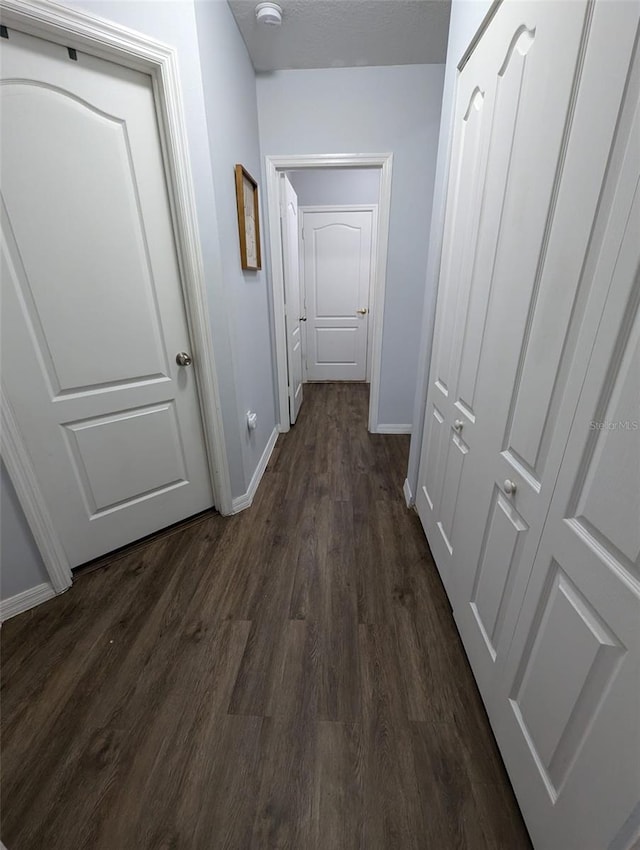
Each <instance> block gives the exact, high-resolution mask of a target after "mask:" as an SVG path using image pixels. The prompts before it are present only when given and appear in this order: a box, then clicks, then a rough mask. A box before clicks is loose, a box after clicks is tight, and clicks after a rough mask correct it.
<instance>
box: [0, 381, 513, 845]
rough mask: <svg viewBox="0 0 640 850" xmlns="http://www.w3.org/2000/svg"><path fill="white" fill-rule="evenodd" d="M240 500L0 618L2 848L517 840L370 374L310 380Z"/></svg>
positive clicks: (398, 448) (397, 439)
mask: <svg viewBox="0 0 640 850" xmlns="http://www.w3.org/2000/svg"><path fill="white" fill-rule="evenodd" d="M304 392H305V400H304V405H303V407H302V411H301V414H300V418H299V420H298V423H297V424H296V425H295V427H294V428H293V429H292V430H291V432H290V433H289V434H286V435H282V436H281V437H280V438H279V439H278V443H277V446H276V449H275V451H274V454H273V456H272V459H271V462H270V464H269V467H268V469H267V471H266V473H265V476H264V478H263V481H262V483H261V485H260V488H259V492H258V495H257V498H256V501H255V503H254V505H253V507H252V508H251V509H249V510H248V511H245V512H244V513H242V514H239V515H237V516H234V517H231V518H226V519H225V518H222V517H219V516H208V517H206V518H204V519H203V520H202V521H201V522H199V523H196V524H193V525H192V526H190V527H188V528H186V529H183V530H179V531H176V532H175V533H173V534H170V535H168V536H165V537H163V538H161V539H158V540H155V541H151V542H149V543H146V544H145V545H144V546H142V547H137V548H135V549H134V550H133V551H131V552H129V553H124V554H123V555H120V556H119V557H118V558H117V559H114V561H113V562H112V563H111V564H110V565H108V566H107V567H104V568H101V569H98V570H95V571H93V572H89V573H87V574H85V575H81V576H80V577H79V578H78V579H77V581H76V582H75V584H74V586H73V588H72V589H71V590H70V591H69V592H68V593H66V594H64V595H62V596H60V597H57V598H56V599H53V600H51V601H50V602H47V603H45V604H44V605H42V606H40V607H39V608H37V609H35V610H33V611H31V612H28V613H26V614H23V615H21V616H19V617H16V618H15V619H13V620H10V621H9V622H7V623H5V625H4V626H3V628H2V632H1V636H2V692H1V695H2V697H1V698H2V727H1V731H2V748H3V758H2V826H1V829H2V833H1V834H2V839H3V841H4V843H5V844H6V846H7V848H8V850H45V848H46V850H57V848H60V850H63V849H64V850H84V848H87V850H89V848H90V850H147V848H148V850H267V848H291V850H355V848H358V850H418V848H420V850H457V849H458V848H460V850H462V848H464V850H489V849H490V850H498V848H503V850H520V848H523V850H524V849H525V848H530V843H529V839H528V837H527V833H526V830H525V828H524V825H523V823H522V820H521V818H520V814H519V810H518V808H517V805H516V802H515V799H514V797H513V793H512V791H511V787H510V785H509V783H508V780H507V777H506V774H505V772H504V768H503V765H502V762H501V759H500V756H499V754H498V751H497V749H496V746H495V743H494V740H493V737H492V735H491V732H490V729H489V726H488V722H487V719H486V716H485V713H484V710H483V707H482V703H481V701H480V698H479V696H478V693H477V690H476V688H475V684H474V681H473V677H472V674H471V672H470V669H469V667H468V665H467V662H466V659H465V655H464V652H463V650H462V646H461V644H460V640H459V638H458V635H457V632H456V629H455V626H454V624H453V620H452V617H451V613H450V610H449V606H448V604H447V600H446V597H445V594H444V591H443V589H442V585H441V584H440V581H439V578H438V575H437V572H436V569H435V567H434V565H433V562H432V560H431V556H430V554H429V550H428V547H427V544H426V540H425V538H424V535H423V533H422V530H421V527H420V524H419V521H418V519H417V516H416V515H415V514H414V513H413V512H411V511H408V510H407V509H406V507H405V505H404V501H403V496H402V489H401V488H402V482H403V478H404V474H405V470H406V463H407V453H408V438H407V437H403V436H379V435H370V434H368V433H367V430H366V421H367V405H368V395H367V387H366V386H364V385H358V384H316V385H309V386H305V390H304Z"/></svg>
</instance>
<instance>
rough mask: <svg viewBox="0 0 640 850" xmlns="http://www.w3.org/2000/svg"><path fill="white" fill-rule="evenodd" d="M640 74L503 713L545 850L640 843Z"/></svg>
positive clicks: (504, 743)
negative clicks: (592, 319) (589, 332)
mask: <svg viewBox="0 0 640 850" xmlns="http://www.w3.org/2000/svg"><path fill="white" fill-rule="evenodd" d="M637 71H638V69H637V67H636V69H635V71H634V74H635V83H634V84H633V87H632V97H631V99H630V101H629V102H630V103H632V104H633V105H634V108H635V117H634V125H633V131H632V134H631V135H630V136H629V143H628V146H627V148H626V156H625V161H624V165H623V168H622V171H621V175H620V180H619V182H618V187H617V192H616V195H615V200H614V204H613V207H612V209H611V213H610V215H609V217H608V221H607V226H606V231H605V238H604V241H603V244H602V250H601V251H600V254H599V257H598V263H597V267H596V272H595V278H596V281H595V283H596V286H597V289H598V291H603V292H604V293H605V294H606V303H605V307H604V311H603V312H601V313H600V316H599V322H598V330H597V336H596V337H595V345H594V346H593V351H592V354H591V358H590V360H589V362H588V370H587V373H586V378H585V381H584V384H583V387H582V392H581V395H580V399H579V402H578V406H577V409H576V414H575V417H574V420H573V426H572V429H571V431H570V434H569V439H568V442H567V448H566V452H565V455H564V458H563V461H562V465H561V467H560V472H559V475H558V482H557V486H556V489H555V492H554V496H553V500H552V502H551V506H550V510H549V518H548V520H547V522H546V523H545V526H544V531H543V535H542V538H541V542H540V547H539V551H538V553H537V556H536V559H535V562H534V565H533V570H532V573H531V577H530V581H529V585H528V587H527V591H526V594H525V596H524V601H523V604H522V609H521V613H520V616H519V618H518V620H517V624H516V628H515V632H514V636H513V641H512V644H511V647H510V650H509V653H508V656H507V658H506V662H505V665H504V671H503V676H502V680H501V682H500V700H499V709H498V711H497V712H496V713H495V714H494V717H493V721H494V726H495V729H496V734H497V737H498V742H499V744H500V746H501V749H502V752H503V755H504V757H505V762H506V764H507V767H508V769H509V772H510V775H511V777H512V780H513V783H514V788H515V790H516V793H517V795H518V797H519V800H520V804H521V806H522V809H523V813H524V815H525V819H526V821H527V825H528V827H529V829H530V831H531V834H532V838H533V840H534V843H535V846H536V847H539V848H541V850H544V848H549V850H552V848H553V850H555V848H557V847H562V848H566V850H590V848H593V850H596V848H601V847H609V848H627V847H631V846H636V845H635V844H634V843H633V842H634V841H638V840H639V839H640V770H639V767H638V765H639V764H640V762H639V756H640V691H639V689H638V683H639V682H640V628H639V623H640V562H639V554H640V532H639V528H640V314H639V305H640V240H639V239H638V233H640V115H639V112H640V106H639V105H638V94H639V91H640V84H639V83H640V81H639V79H638V74H637ZM633 88H634V89H635V91H633ZM590 307H591V305H589V308H590ZM587 322H588V317H587Z"/></svg>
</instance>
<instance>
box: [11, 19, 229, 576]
mask: <svg viewBox="0 0 640 850" xmlns="http://www.w3.org/2000/svg"><path fill="white" fill-rule="evenodd" d="M1 53H2V80H1V86H0V97H1V109H2V162H1V166H2V171H1V192H2V367H3V368H2V381H3V390H4V393H5V395H6V397H7V399H8V403H9V404H10V407H11V410H12V413H13V415H14V417H15V420H16V422H17V424H18V426H19V428H20V431H21V433H22V437H23V440H24V443H25V445H26V448H27V450H28V453H29V455H30V457H31V460H32V463H33V467H34V469H35V472H36V476H37V480H38V484H39V486H40V489H41V492H42V494H43V497H44V500H45V503H46V506H47V508H48V510H49V512H50V515H51V517H52V520H53V523H54V526H55V529H56V531H57V533H58V535H59V538H60V541H61V543H62V545H63V547H64V549H65V550H66V553H67V555H68V557H69V560H70V562H71V565H72V566H75V565H78V564H81V563H83V562H86V561H88V560H90V559H92V558H94V557H96V556H98V555H101V554H103V553H105V552H107V551H110V550H113V549H115V548H117V547H119V546H122V545H123V544H126V543H128V542H130V541H132V540H134V539H136V538H139V537H142V536H144V535H146V534H148V533H151V532H153V531H155V530H157V529H159V528H162V527H164V526H167V525H169V524H171V523H173V522H175V521H177V520H180V519H182V518H184V517H187V516H189V515H191V514H193V513H196V512H198V511H200V510H203V509H206V508H207V507H209V506H211V504H212V493H211V486H210V481H209V472H208V465H207V458H206V454H205V447H204V440H203V434H202V426H201V420H200V412H199V402H198V397H197V392H196V386H195V374H194V371H193V369H192V368H188V366H181V365H178V364H177V362H176V355H177V354H178V353H180V352H187V353H188V352H189V336H188V331H187V324H186V319H185V312H184V304H183V300H182V293H181V286H180V277H179V271H178V264H177V257H176V250H175V244H174V240H173V232H172V225H171V216H170V209H169V201H168V194H167V187H166V183H165V179H164V170H163V160H162V153H161V146H160V138H159V135H158V128H157V118H156V112H155V104H154V98H153V91H152V85H151V79H150V77H148V76H146V75H145V74H142V73H139V72H135V71H132V70H128V69H125V68H123V67H121V66H119V65H115V64H112V63H109V62H106V61H103V60H100V59H97V58H95V57H91V56H88V55H85V54H83V53H78V55H77V60H76V61H73V60H72V59H71V58H70V56H69V53H68V51H67V49H66V48H65V47H62V46H59V45H56V44H52V43H50V42H47V41H43V40H40V39H37V38H33V37H31V36H26V35H24V34H21V33H18V32H14V31H10V33H9V39H8V40H3V43H2V51H1Z"/></svg>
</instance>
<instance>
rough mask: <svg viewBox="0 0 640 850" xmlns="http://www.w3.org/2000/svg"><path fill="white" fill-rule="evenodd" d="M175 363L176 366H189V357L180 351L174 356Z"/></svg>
mask: <svg viewBox="0 0 640 850" xmlns="http://www.w3.org/2000/svg"><path fill="white" fill-rule="evenodd" d="M176 363H177V364H178V366H191V355H190V354H187V352H186V351H180V352H179V353H178V354H176Z"/></svg>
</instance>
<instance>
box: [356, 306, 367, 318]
mask: <svg viewBox="0 0 640 850" xmlns="http://www.w3.org/2000/svg"><path fill="white" fill-rule="evenodd" d="M368 312H369V311H368V310H367V308H366V307H361V308H360V309H359V310H356V313H358V314H359V315H360V316H366V315H367V313H368Z"/></svg>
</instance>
